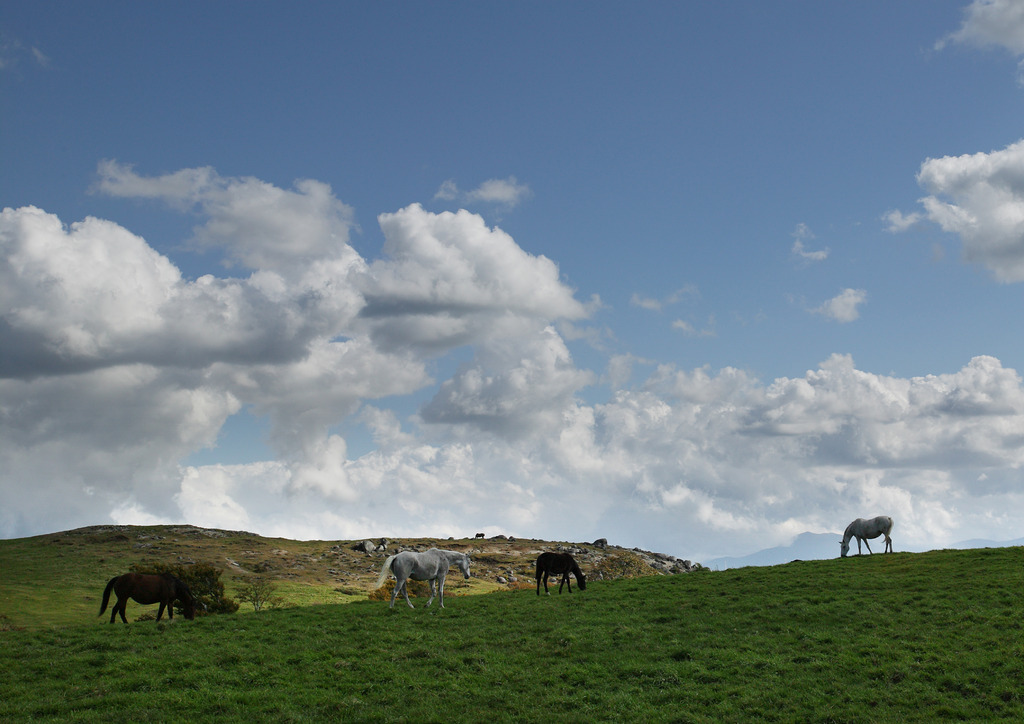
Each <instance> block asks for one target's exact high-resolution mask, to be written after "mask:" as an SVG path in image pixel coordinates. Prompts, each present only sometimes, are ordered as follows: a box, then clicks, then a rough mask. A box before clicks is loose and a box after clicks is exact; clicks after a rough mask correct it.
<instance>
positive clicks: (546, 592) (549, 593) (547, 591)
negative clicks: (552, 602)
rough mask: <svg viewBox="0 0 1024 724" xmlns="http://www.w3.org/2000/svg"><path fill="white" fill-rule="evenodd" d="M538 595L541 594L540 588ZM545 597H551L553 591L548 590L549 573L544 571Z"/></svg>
mask: <svg viewBox="0 0 1024 724" xmlns="http://www.w3.org/2000/svg"><path fill="white" fill-rule="evenodd" d="M537 593H538V594H539V593H540V587H539V586H538V588H537ZM544 595H545V596H550V595H551V591H549V590H548V572H547V571H544Z"/></svg>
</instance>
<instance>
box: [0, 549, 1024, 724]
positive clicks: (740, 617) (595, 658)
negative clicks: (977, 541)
mask: <svg viewBox="0 0 1024 724" xmlns="http://www.w3.org/2000/svg"><path fill="white" fill-rule="evenodd" d="M1022 562H1024V560H1022V550H1021V549H1019V548H1006V549H992V550H978V551H937V552H933V553H927V554H900V553H897V554H893V555H886V556H882V555H875V556H871V557H868V556H863V557H860V558H851V559H847V560H833V561H813V562H803V563H801V562H796V563H791V564H788V565H785V566H776V567H772V568H744V569H738V570H729V571H724V572H718V573H711V572H704V573H699V574H690V575H685V576H672V577H660V576H655V577H647V578H640V579H627V580H620V581H612V582H601V581H595V582H594V583H593V584H592V585H591V586H588V589H587V591H586V592H583V593H580V592H574V593H573V594H572V595H569V594H567V593H566V594H562V595H561V596H558V595H557V594H554V595H551V596H540V597H538V596H536V595H535V594H534V593H533V592H532V591H517V592H508V593H495V594H490V595H477V596H464V597H452V598H451V599H450V600H447V601H446V603H447V607H446V608H445V609H444V610H441V609H439V608H437V604H436V602H435V605H434V607H432V608H430V609H424V608H423V607H422V600H417V604H418V606H417V608H416V609H415V610H409V609H408V608H406V607H405V606H404V605H403V606H400V607H399V606H396V608H395V610H393V611H392V610H389V609H388V608H387V604H386V603H383V602H376V601H364V602H357V603H352V604H348V605H320V606H313V607H306V608H289V609H279V610H272V611H266V612H262V613H260V614H259V615H246V616H239V615H233V616H214V617H206V618H200V619H196V620H195V621H193V622H188V621H178V620H176V621H175V623H173V624H163V623H161V624H154V623H152V622H144V623H134V624H131V625H128V626H124V625H115V626H110V625H108V624H102V625H101V624H99V623H97V622H96V621H95V620H89V621H86V622H83V623H82V624H80V625H75V626H59V627H52V628H45V629H39V630H25V631H6V632H2V633H0V636H2V642H3V646H2V647H0V667H2V670H3V671H4V672H5V676H4V677H2V680H0V720H3V721H28V720H30V719H31V720H43V721H82V722H91V721H108V720H124V719H125V718H129V719H132V720H134V721H150V720H152V721H168V720H186V719H191V720H197V721H212V720H217V721H246V722H249V721H253V720H264V719H265V720H274V721H290V720H303V721H311V720H312V721H375V722H376V721H383V722H387V721H428V722H430V721H446V722H450V721H456V722H458V721H466V722H476V721H482V720H485V719H486V720H488V721H499V722H501V721H509V722H511V721H541V720H543V721H566V722H568V721H637V722H639V721H644V722H663V721H664V722H669V721H672V722H676V721H678V722H719V721H737V722H738V721H752V720H753V721H821V722H876V721H893V722H896V721H936V720H949V719H961V720H972V721H981V720H985V721H999V720H1003V721H1019V720H1021V719H1024V703H1022V698H1024V697H1022V695H1021V693H1020V692H1022V691H1024V639H1022V637H1021V625H1022V624H1021V622H1020V620H1021V614H1022V613H1024V606H1022V602H1021V595H1020V592H1021V590H1022V584H1024V568H1022Z"/></svg>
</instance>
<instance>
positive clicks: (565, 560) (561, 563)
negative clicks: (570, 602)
mask: <svg viewBox="0 0 1024 724" xmlns="http://www.w3.org/2000/svg"><path fill="white" fill-rule="evenodd" d="M549 573H550V574H554V575H556V576H558V575H561V576H562V580H561V582H560V583H559V584H558V592H559V593H561V592H562V586H564V585H568V586H569V593H572V584H571V583H570V582H569V574H570V573H571V574H573V575H574V576H576V582H577V583H578V584H580V590H581V591H585V590H587V577H586V576H584V575H583V571H581V570H580V567H579V565H578V564H577V563H576V561H575V560H573V557H572V556H570V555H569V554H568V553H551V552H548V553H541V554H540V556H539V557H538V558H537V595H538V596H539V595H540V579H541V577H543V578H544V593H547V594H548V595H550V591H548V574H549Z"/></svg>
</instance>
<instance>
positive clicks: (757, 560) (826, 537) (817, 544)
mask: <svg viewBox="0 0 1024 724" xmlns="http://www.w3.org/2000/svg"><path fill="white" fill-rule="evenodd" d="M842 537H843V534H842V533H801V534H800V535H798V536H797V537H796V538H795V539H794V540H793V542H792V543H790V544H789V545H786V546H775V547H774V548H765V549H764V550H761V551H757V552H756V553H750V554H749V555H745V556H722V557H721V558H712V559H710V560H707V561H705V562H704V565H705V566H706V567H708V568H710V569H711V570H713V571H721V570H725V569H727V568H743V567H744V566H775V565H778V564H780V563H789V562H790V561H794V560H801V561H815V560H825V559H828V558H838V557H839V540H840V539H841V538H842ZM878 541H879V545H881V550H884V549H885V548H884V545H882V544H881V541H882V539H881V538H879V539H878ZM893 545H894V546H895V549H896V551H897V552H899V551H904V552H909V553H922V552H924V551H927V550H931V548H928V547H924V546H900V545H899V543H898V540H894V541H893ZM1011 546H1024V538H1016V539H1014V540H1008V541H993V540H986V539H984V538H972V539H971V540H965V541H960V542H959V543H953V544H951V545H948V546H941V547H942V548H954V549H960V550H966V549H969V548H1006V547H1011ZM872 549H873V550H875V551H876V552H880V551H879V547H878V546H875V545H874V542H872ZM853 550H854V551H855V550H856V546H855V545H854V546H853ZM851 555H856V553H855V552H851ZM864 555H867V549H865V550H864Z"/></svg>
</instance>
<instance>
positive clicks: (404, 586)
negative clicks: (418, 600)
mask: <svg viewBox="0 0 1024 724" xmlns="http://www.w3.org/2000/svg"><path fill="white" fill-rule="evenodd" d="M402 595H404V596H405V602H406V603H408V604H409V608H416V607H415V606H413V605H412V601H410V600H409V579H408V578H406V579H405V580H404V581H402Z"/></svg>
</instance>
